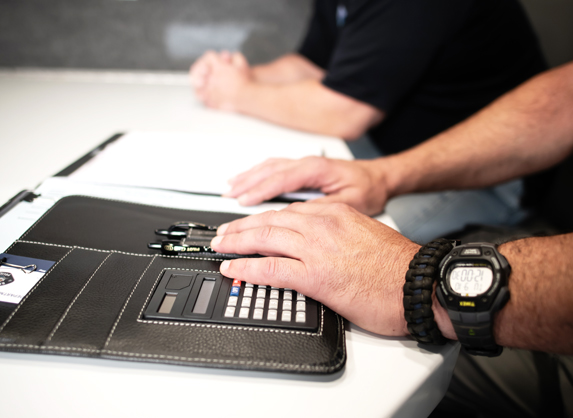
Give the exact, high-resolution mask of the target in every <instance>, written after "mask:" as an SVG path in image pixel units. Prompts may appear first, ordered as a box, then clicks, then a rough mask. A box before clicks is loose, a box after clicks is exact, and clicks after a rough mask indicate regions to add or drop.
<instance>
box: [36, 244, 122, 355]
mask: <svg viewBox="0 0 573 418" xmlns="http://www.w3.org/2000/svg"><path fill="white" fill-rule="evenodd" d="M112 254H113V253H109V254H108V255H107V257H106V258H104V260H103V261H102V262H101V263H100V265H99V266H98V268H97V269H96V270H95V271H94V272H93V274H92V275H91V276H90V278H89V279H88V280H87V281H86V282H85V284H84V285H83V287H82V288H81V290H80V291H79V292H78V294H77V295H76V297H75V298H74V299H73V300H72V301H71V302H70V304H69V305H68V307H67V308H66V311H65V312H64V314H63V315H62V317H61V318H60V320H59V321H58V323H57V324H56V326H55V327H54V329H53V330H52V332H50V335H48V338H47V339H46V341H45V342H44V344H46V343H48V342H49V341H50V340H51V339H52V337H53V336H54V334H55V333H56V331H57V330H58V328H59V327H60V325H61V324H62V322H63V321H64V319H65V318H66V316H67V315H68V312H69V311H70V309H72V306H73V305H74V303H76V300H78V298H79V297H80V295H81V294H82V293H83V291H84V289H85V288H86V287H87V286H88V284H89V283H90V282H91V280H92V279H93V278H94V276H95V275H96V274H97V272H98V271H99V269H100V268H101V266H103V265H104V264H105V262H106V261H107V259H108V258H110V257H111V255H112Z"/></svg>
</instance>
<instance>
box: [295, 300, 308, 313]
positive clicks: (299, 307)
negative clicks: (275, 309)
mask: <svg viewBox="0 0 573 418" xmlns="http://www.w3.org/2000/svg"><path fill="white" fill-rule="evenodd" d="M305 310H306V303H305V302H297V303H296V311H297V312H304V311H305Z"/></svg>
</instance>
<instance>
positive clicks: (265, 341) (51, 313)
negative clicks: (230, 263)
mask: <svg viewBox="0 0 573 418" xmlns="http://www.w3.org/2000/svg"><path fill="white" fill-rule="evenodd" d="M241 216H243V215H238V214H231V213H222V212H205V211H187V210H179V209H169V208H164V207H157V206H150V205H141V204H134V203H128V202H122V201H116V200H109V199H100V198H92V197H84V196H71V197H66V198H63V199H61V200H60V201H59V202H57V203H56V204H55V205H54V206H53V207H52V208H51V209H50V210H49V211H48V212H47V213H46V214H45V215H44V216H43V217H42V218H41V219H40V220H39V221H38V222H37V223H36V224H35V225H33V226H32V227H31V228H30V229H29V230H28V231H27V232H26V233H25V234H23V235H22V236H21V237H20V239H18V240H17V241H16V242H14V244H13V245H12V246H11V247H10V248H9V249H8V250H7V251H6V252H7V253H9V254H14V255H18V256H24V257H32V258H38V259H44V260H50V261H53V262H54V263H55V264H54V266H53V267H52V268H51V269H50V270H49V271H48V273H47V274H46V275H45V276H44V277H43V278H42V279H41V280H40V282H38V284H37V285H36V286H35V287H34V288H33V289H32V290H31V291H30V293H29V294H28V295H27V296H26V297H25V298H24V300H22V301H21V302H20V303H19V304H18V305H13V306H11V307H10V309H6V307H3V308H2V310H1V312H0V321H1V325H0V350H2V351H12V352H27V353H38V354H59V355H73V356H86V357H97V358H107V359H117V360H128V361H142V362H158V363H168V364H177V365H190V366H201V367H215V368H230V369H241V370H259V371H275V372H277V371H278V372H287V373H302V374H330V373H335V372H337V371H339V370H341V369H342V368H343V367H344V364H345V361H346V349H345V341H344V325H343V320H342V318H341V317H339V316H338V315H337V314H335V313H334V312H332V311H331V310H329V309H328V308H327V307H325V306H323V305H321V304H317V305H316V306H317V309H318V318H319V320H318V322H317V326H316V329H315V330H304V329H297V328H296V327H294V328H290V329H288V328H281V327H272V326H268V325H267V326H254V325H252V324H248V325H241V324H240V323H234V324H222V323H211V322H208V321H207V322H205V321H193V320H190V321H179V320H170V319H169V318H167V319H161V320H158V319H152V318H147V317H146V316H145V312H146V309H147V308H148V307H149V304H150V301H151V299H152V297H153V294H154V291H155V290H156V289H157V288H158V285H159V284H160V283H161V281H162V279H163V277H164V274H165V273H166V272H168V271H178V272H184V273H186V274H188V275H191V276H193V277H194V280H198V277H199V276H201V275H203V276H204V275H209V276H216V275H217V274H218V271H219V265H220V263H221V260H220V259H214V258H209V257H193V256H188V255H185V256H165V255H160V254H158V253H157V252H154V251H153V250H149V249H148V248H147V246H146V243H147V242H148V241H149V240H152V239H154V230H155V229H157V228H160V227H163V226H165V225H166V224H169V223H171V222H173V221H174V220H180V219H193V220H195V221H198V222H202V223H205V224H210V225H219V224H221V223H223V222H228V221H230V220H232V219H237V218H238V217H241ZM203 276H201V277H203ZM221 280H230V279H227V278H221Z"/></svg>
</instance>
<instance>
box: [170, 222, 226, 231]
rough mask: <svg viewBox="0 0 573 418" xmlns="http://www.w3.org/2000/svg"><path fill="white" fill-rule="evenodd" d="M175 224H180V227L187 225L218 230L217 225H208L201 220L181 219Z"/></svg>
mask: <svg viewBox="0 0 573 418" xmlns="http://www.w3.org/2000/svg"><path fill="white" fill-rule="evenodd" d="M173 226H179V227H181V226H186V227H188V228H193V229H202V230H205V231H216V230H217V226H215V225H206V224H203V223H201V222H190V221H179V222H175V224H173Z"/></svg>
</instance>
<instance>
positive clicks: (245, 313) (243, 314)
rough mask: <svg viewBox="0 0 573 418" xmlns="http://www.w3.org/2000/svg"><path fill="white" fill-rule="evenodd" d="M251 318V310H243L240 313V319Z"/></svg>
mask: <svg viewBox="0 0 573 418" xmlns="http://www.w3.org/2000/svg"><path fill="white" fill-rule="evenodd" d="M248 317H249V308H241V310H240V311H239V318H248Z"/></svg>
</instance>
